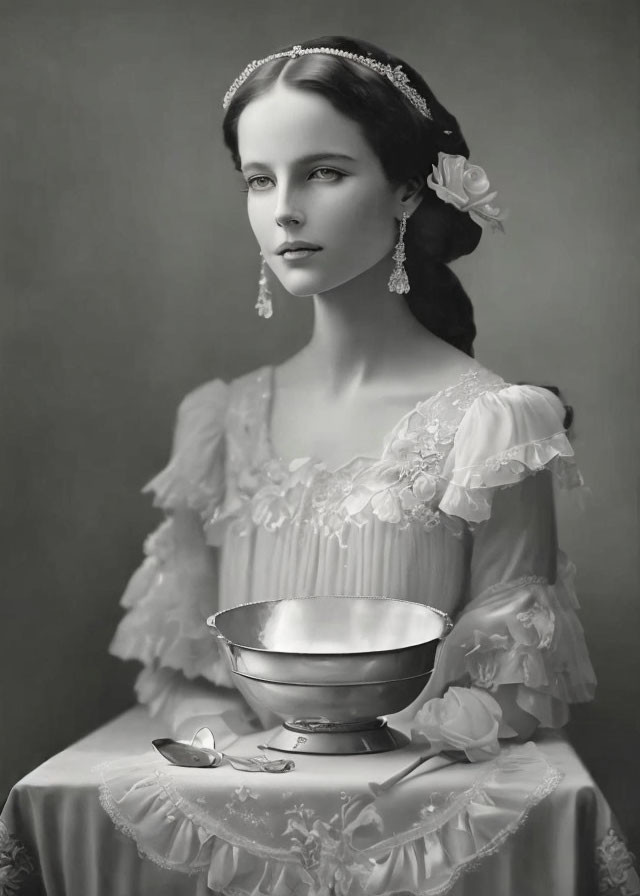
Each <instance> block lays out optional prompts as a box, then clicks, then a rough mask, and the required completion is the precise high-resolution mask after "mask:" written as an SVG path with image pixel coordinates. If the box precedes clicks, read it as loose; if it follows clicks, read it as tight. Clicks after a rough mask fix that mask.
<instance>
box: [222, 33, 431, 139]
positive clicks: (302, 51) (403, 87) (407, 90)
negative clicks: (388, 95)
mask: <svg viewBox="0 0 640 896" xmlns="http://www.w3.org/2000/svg"><path fill="white" fill-rule="evenodd" d="M315 53H322V54H324V55H328V56H340V58H341V59H350V60H351V61H352V62H358V63H360V65H365V66H366V67H367V68H370V69H371V70H372V71H374V72H377V73H378V74H379V75H382V76H383V77H385V78H388V79H389V81H391V83H392V84H393V86H394V87H396V88H397V89H398V90H399V91H400V93H402V94H403V95H404V96H406V98H407V99H408V100H409V102H410V103H411V104H412V105H414V106H415V107H416V109H417V110H418V112H420V114H421V115H424V117H425V118H429V119H431V121H433V115H432V114H431V110H430V109H429V107H428V106H427V103H426V100H425V99H424V97H423V96H420V94H419V93H418V91H417V90H416V89H415V88H414V87H412V86H411V84H410V83H409V77H408V75H407V74H406V73H405V72H403V71H402V66H401V65H396V66H395V68H394V67H393V66H391V65H385V64H384V63H383V62H380V61H379V60H377V59H372V58H371V57H369V56H358V55H357V54H356V53H348V52H347V51H346V50H336V49H334V48H333V47H304V48H303V47H301V46H295V47H292V49H291V50H284V51H283V52H281V53H272V54H271V56H265V58H264V59H254V60H253V62H250V63H249V65H248V66H247V67H246V68H245V69H244V71H243V72H242V73H241V74H240V75H239V76H238V77H237V78H236V79H235V81H234V82H233V84H232V85H231V87H230V88H229V89H228V90H227V92H226V93H225V95H224V99H223V101H222V108H223V109H228V107H229V104H230V102H231V100H232V99H233V97H234V96H235V94H236V92H237V91H238V90H239V88H240V87H242V85H243V84H244V82H245V81H246V80H247V79H248V78H249V77H250V75H252V74H253V73H254V72H255V71H256V69H258V68H260V66H261V65H264V64H265V62H271V60H272V59H284V58H285V57H289V59H296V58H297V57H298V56H310V55H312V54H315Z"/></svg>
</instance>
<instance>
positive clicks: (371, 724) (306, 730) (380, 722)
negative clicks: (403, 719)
mask: <svg viewBox="0 0 640 896" xmlns="http://www.w3.org/2000/svg"><path fill="white" fill-rule="evenodd" d="M408 743H409V738H408V737H406V736H405V735H404V734H402V733H401V732H400V731H396V729H395V728H390V727H389V726H388V725H387V720H386V719H361V720H359V721H357V722H330V721H328V720H327V719H295V720H293V721H289V722H283V723H282V726H281V727H280V728H279V729H278V730H277V731H276V732H275V734H274V735H273V737H272V738H271V740H270V741H269V743H268V744H266V745H265V746H266V749H268V750H280V751H282V752H284V753H325V754H349V753H385V752H387V751H388V750H396V749H398V747H404V746H405V745H406V744H408Z"/></svg>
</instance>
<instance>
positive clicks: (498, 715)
mask: <svg viewBox="0 0 640 896" xmlns="http://www.w3.org/2000/svg"><path fill="white" fill-rule="evenodd" d="M501 719H502V709H501V708H500V705H499V703H498V702H497V701H496V700H494V699H493V697H492V696H491V694H488V693H487V692H486V691H483V690H482V689H481V688H473V687H471V688H457V687H450V688H449V689H448V691H447V692H446V693H445V695H444V697H436V698H434V699H432V700H428V701H427V702H426V703H425V704H424V706H423V707H421V709H419V710H418V712H417V713H416V715H415V718H414V720H413V723H412V726H411V737H412V740H414V741H424V740H427V741H429V743H430V745H431V747H432V748H433V749H435V750H447V749H448V750H451V749H453V750H464V752H465V753H466V755H467V758H468V759H469V760H471V762H481V761H482V760H485V759H491V758H492V757H493V756H496V755H497V754H498V753H499V752H500V744H499V743H498V728H499V727H500V721H501Z"/></svg>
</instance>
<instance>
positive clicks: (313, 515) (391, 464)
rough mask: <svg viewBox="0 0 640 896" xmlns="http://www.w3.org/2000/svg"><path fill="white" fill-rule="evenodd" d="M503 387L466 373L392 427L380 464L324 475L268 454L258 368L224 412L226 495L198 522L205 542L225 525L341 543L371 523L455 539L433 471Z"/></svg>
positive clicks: (264, 385) (265, 385) (476, 371)
mask: <svg viewBox="0 0 640 896" xmlns="http://www.w3.org/2000/svg"><path fill="white" fill-rule="evenodd" d="M506 386H507V384H506V383H505V382H504V381H503V380H502V379H501V378H500V377H497V376H496V375H495V374H492V373H489V372H488V371H485V370H483V369H482V368H472V369H470V370H468V371H466V372H465V373H463V374H462V375H461V376H460V377H459V379H458V380H457V381H456V382H455V383H454V384H452V385H451V386H448V387H447V388H445V389H443V390H441V391H440V392H438V393H436V394H435V395H433V396H431V398H429V399H427V400H425V401H422V402H420V403H418V405H417V406H416V407H415V408H414V410H413V411H410V412H409V413H408V414H406V415H405V416H404V417H403V418H401V420H400V421H399V423H398V424H397V425H396V426H395V427H394V429H393V430H392V431H391V433H389V435H388V436H387V437H386V438H385V440H384V446H383V452H382V456H381V458H380V460H377V461H376V460H372V459H371V458H365V457H358V458H354V459H353V460H352V461H350V462H349V463H348V464H345V465H343V466H341V467H340V468H338V469H336V470H331V469H328V468H327V466H326V464H324V463H322V462H321V461H318V460H317V459H315V458H297V459H295V460H293V461H291V462H289V463H287V462H285V461H283V460H282V459H281V458H278V457H276V456H275V455H274V454H273V449H272V447H271V444H270V439H269V435H268V426H267V422H266V421H267V419H268V417H267V415H268V405H269V401H270V397H271V393H270V388H271V381H270V377H269V375H268V372H267V369H266V368H263V369H262V371H260V372H259V373H258V374H257V375H256V376H255V379H254V382H253V383H252V384H246V385H245V387H244V389H243V390H242V391H241V394H240V396H239V397H238V399H237V400H236V401H235V402H234V401H232V402H231V404H230V408H229V414H228V421H229V430H228V433H227V440H228V443H229V445H230V448H229V464H228V469H227V482H228V485H229V487H228V491H227V498H226V500H225V502H224V505H223V506H221V507H219V508H216V509H215V510H214V512H213V513H212V514H211V515H210V517H209V518H208V519H207V521H206V530H207V537H208V540H209V541H210V543H212V544H219V543H220V542H221V535H222V532H223V531H224V528H225V527H226V525H229V524H230V523H231V524H232V525H233V526H234V531H235V532H236V533H237V534H248V533H249V532H250V531H251V530H252V528H253V527H254V526H256V525H260V526H264V527H265V528H266V529H268V530H271V531H274V530H276V529H278V528H280V527H281V526H282V525H283V524H284V523H285V522H295V523H296V524H300V525H311V526H313V527H314V528H316V529H318V530H322V531H324V532H325V533H326V534H335V535H337V536H338V538H339V539H340V541H341V543H343V541H344V540H343V538H342V537H341V534H342V533H344V527H345V526H348V525H363V524H364V522H365V521H366V519H367V517H368V516H371V515H373V516H374V517H376V518H377V519H378V520H380V521H381V522H387V523H391V524H393V525H396V526H400V527H407V526H409V525H411V524H416V523H417V524H419V525H421V526H422V527H424V528H425V529H427V530H429V529H432V528H434V527H435V526H438V525H439V524H441V523H445V524H446V525H447V526H448V527H449V528H450V529H451V531H452V532H453V533H454V534H456V535H461V534H462V532H463V526H462V525H461V523H460V522H459V521H458V520H452V519H446V518H444V517H443V515H442V514H441V513H440V512H439V510H438V503H439V500H440V498H441V497H442V495H443V493H444V490H445V488H446V483H445V482H443V481H441V480H440V478H439V477H440V471H441V468H442V463H443V460H444V458H445V457H446V455H447V454H448V452H449V451H450V450H451V446H452V444H453V440H454V436H455V433H456V431H457V428H458V426H459V424H460V420H461V418H462V416H463V415H464V413H465V412H466V410H467V409H468V408H469V407H470V406H471V405H472V404H473V402H474V401H475V399H476V398H477V397H478V396H479V395H481V394H483V393H484V392H487V391H499V390H501V389H503V388H505V387H506ZM248 435H251V436H252V437H253V438H254V439H255V442H254V443H253V444H251V442H249V441H248Z"/></svg>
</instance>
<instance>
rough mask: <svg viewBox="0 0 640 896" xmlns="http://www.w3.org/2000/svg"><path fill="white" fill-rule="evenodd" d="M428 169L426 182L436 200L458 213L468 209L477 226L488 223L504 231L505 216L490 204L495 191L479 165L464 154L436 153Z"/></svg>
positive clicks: (495, 193)
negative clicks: (428, 173)
mask: <svg viewBox="0 0 640 896" xmlns="http://www.w3.org/2000/svg"><path fill="white" fill-rule="evenodd" d="M432 168H433V173H432V174H430V175H429V176H428V178H427V185H428V186H429V187H430V188H431V189H432V190H434V191H435V193H436V194H437V196H438V198H439V199H442V201H443V202H447V203H448V204H449V205H454V206H455V207H456V208H457V209H458V210H459V211H461V212H468V213H469V216H470V217H471V218H472V219H473V220H474V221H475V222H476V224H479V225H480V227H486V226H487V225H489V226H490V227H491V229H492V230H501V231H503V232H504V227H503V225H502V221H504V219H505V218H506V216H507V215H506V212H504V211H501V210H500V209H499V208H497V207H496V206H493V205H491V203H492V202H493V200H494V199H495V198H496V196H497V195H498V194H497V192H496V191H495V190H494V191H493V192H490V187H491V185H490V183H489V178H488V177H487V175H486V173H485V171H484V169H483V168H481V167H480V166H479V165H472V164H471V163H470V162H469V160H468V159H466V158H465V157H464V156H452V155H448V154H447V153H445V152H439V153H438V165H437V166H436V165H433V166H432Z"/></svg>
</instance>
